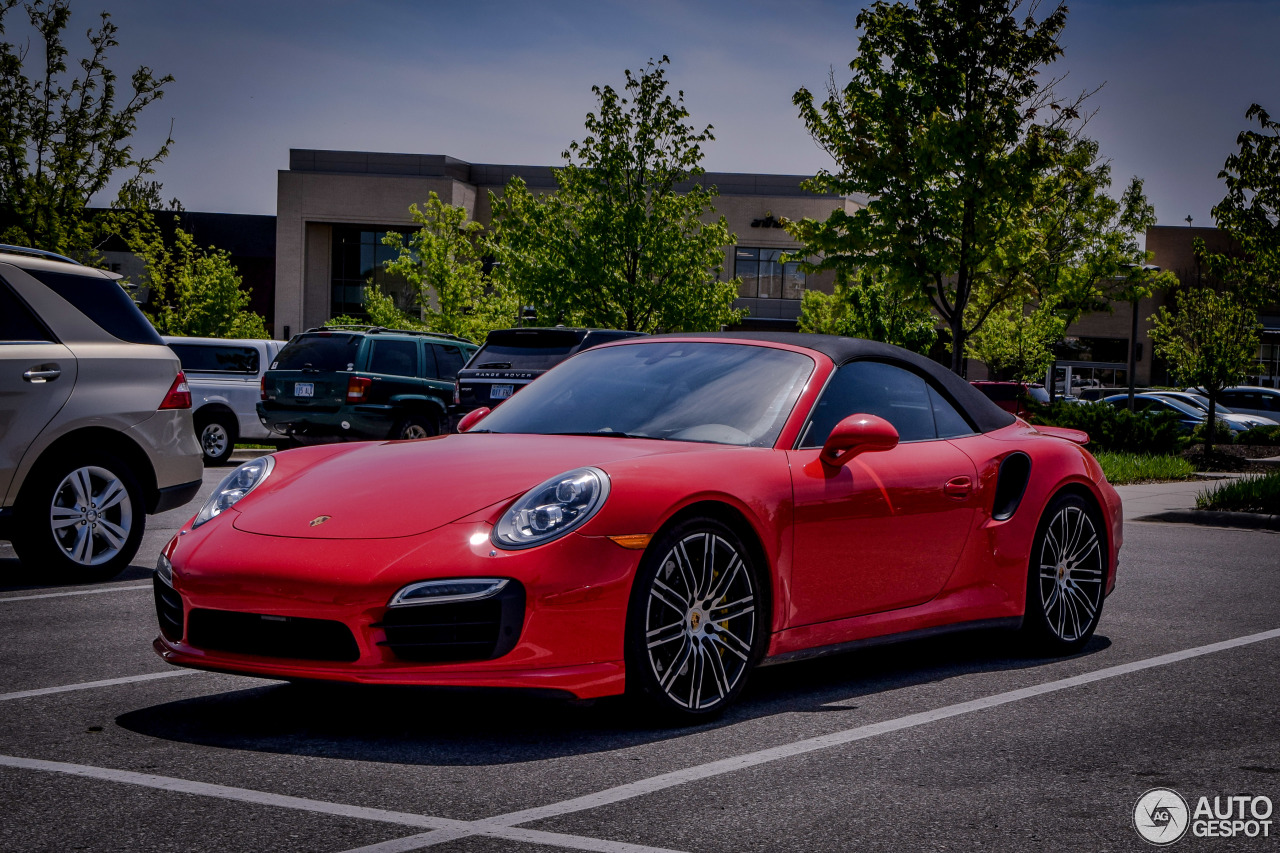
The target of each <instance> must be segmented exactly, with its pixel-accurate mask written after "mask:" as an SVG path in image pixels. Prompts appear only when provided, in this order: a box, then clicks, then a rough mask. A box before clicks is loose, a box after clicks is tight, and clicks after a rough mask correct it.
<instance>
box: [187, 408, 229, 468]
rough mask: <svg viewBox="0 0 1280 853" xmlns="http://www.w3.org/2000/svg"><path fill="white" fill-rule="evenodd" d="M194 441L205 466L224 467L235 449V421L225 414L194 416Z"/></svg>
mask: <svg viewBox="0 0 1280 853" xmlns="http://www.w3.org/2000/svg"><path fill="white" fill-rule="evenodd" d="M195 420H196V439H197V440H198V441H199V442H200V452H201V453H203V454H204V464H205V465H225V464H227V462H228V461H229V460H230V459H231V454H232V452H233V451H234V450H235V449H236V438H237V437H238V436H237V432H238V431H237V429H236V419H235V418H234V417H232V416H231V415H229V414H226V413H225V412H213V413H211V414H207V415H205V414H202V415H197V416H196V419H195Z"/></svg>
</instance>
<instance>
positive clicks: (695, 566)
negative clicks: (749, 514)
mask: <svg viewBox="0 0 1280 853" xmlns="http://www.w3.org/2000/svg"><path fill="white" fill-rule="evenodd" d="M756 563H757V560H756V557H755V556H754V555H753V554H752V552H751V550H750V549H749V548H747V547H746V546H745V544H744V543H743V542H742V540H741V538H740V537H739V536H738V535H737V534H736V533H735V532H734V531H733V530H731V529H730V528H729V527H727V526H726V525H724V524H722V523H721V522H719V521H716V520H714V519H709V518H695V519H690V520H688V521H685V522H682V523H680V524H677V525H676V526H674V527H672V528H671V529H669V530H667V531H666V532H664V533H662V534H661V535H660V536H659V537H657V538H656V539H655V540H654V541H653V542H652V543H651V544H650V546H649V548H648V550H647V551H646V553H645V557H644V559H643V560H642V561H641V564H640V569H639V571H638V573H637V575H636V580H635V583H634V585H633V587H632V594H631V604H630V607H629V609H628V618H627V638H626V666H627V688H628V692H630V693H632V694H633V695H635V696H637V697H639V698H641V699H642V700H643V701H645V702H647V703H648V704H649V705H650V706H652V707H655V708H656V709H657V710H658V711H659V712H660V713H662V714H664V715H666V716H671V717H677V718H683V719H686V720H688V719H690V718H706V717H711V716H714V715H717V714H719V713H720V712H722V711H723V710H724V709H725V708H727V707H728V706H729V705H730V704H731V703H732V702H733V701H734V700H735V699H736V698H737V697H738V695H739V694H740V693H741V692H742V690H743V688H744V687H745V686H746V683H747V676H748V675H749V674H750V671H751V668H752V667H753V666H755V664H756V662H757V661H758V660H759V659H760V658H761V657H762V656H763V654H764V650H765V644H766V643H767V641H768V626H769V618H768V613H767V612H766V608H765V606H764V603H765V601H766V598H765V595H764V592H763V581H762V576H763V573H762V572H761V571H760V567H759V566H757V565H756Z"/></svg>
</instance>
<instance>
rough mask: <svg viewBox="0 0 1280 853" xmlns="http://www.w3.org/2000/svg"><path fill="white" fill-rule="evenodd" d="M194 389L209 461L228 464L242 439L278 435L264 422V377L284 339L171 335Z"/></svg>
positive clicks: (198, 425)
mask: <svg viewBox="0 0 1280 853" xmlns="http://www.w3.org/2000/svg"><path fill="white" fill-rule="evenodd" d="M164 342H165V343H166V344H168V345H169V349H171V350H173V351H174V352H175V353H177V356H178V358H179V359H180V360H181V361H182V372H183V373H185V374H186V376H187V385H189V386H190V387H191V406H192V419H193V420H194V421H195V430H196V440H197V441H199V442H200V449H201V451H203V453H204V462H205V464H206V465H222V464H223V463H225V462H226V461H227V460H228V459H230V458H231V453H232V451H233V450H235V446H236V442H237V441H241V440H246V441H253V442H261V441H266V440H268V439H271V438H273V437H274V435H273V433H272V432H271V430H269V429H267V428H266V427H265V426H263V425H262V423H261V422H260V421H259V420H258V409H257V406H258V399H259V397H260V396H261V394H262V377H263V375H264V374H265V373H266V371H267V365H269V364H271V362H272V360H273V359H274V358H275V357H276V353H278V352H280V348H281V347H283V346H284V342H283V341H259V340H226V339H224V338H178V337H166V338H164Z"/></svg>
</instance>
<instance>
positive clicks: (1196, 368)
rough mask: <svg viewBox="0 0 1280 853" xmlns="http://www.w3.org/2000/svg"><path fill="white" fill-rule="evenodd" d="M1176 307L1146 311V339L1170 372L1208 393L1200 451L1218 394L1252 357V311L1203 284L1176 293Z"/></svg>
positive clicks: (1210, 431) (1255, 336)
mask: <svg viewBox="0 0 1280 853" xmlns="http://www.w3.org/2000/svg"><path fill="white" fill-rule="evenodd" d="M1175 300H1176V309H1177V310H1176V311H1174V312H1173V313H1170V312H1169V310H1168V309H1167V308H1165V307H1164V306H1161V308H1160V310H1159V311H1158V312H1156V314H1154V315H1153V316H1152V318H1151V319H1152V321H1153V322H1154V324H1155V325H1154V326H1152V328H1151V340H1152V341H1153V343H1154V349H1155V351H1156V354H1157V355H1159V356H1161V357H1162V358H1164V359H1165V360H1166V361H1168V362H1169V369H1170V371H1171V372H1172V373H1173V375H1174V377H1175V378H1176V379H1177V380H1178V381H1179V382H1180V383H1185V384H1187V385H1193V386H1198V387H1200V388H1202V389H1204V394H1205V396H1206V397H1208V398H1209V417H1208V419H1207V421H1206V429H1205V440H1204V451H1205V455H1208V454H1209V453H1211V452H1212V451H1213V438H1214V431H1215V428H1216V426H1217V421H1218V417H1217V415H1218V409H1217V407H1218V395H1219V394H1220V393H1221V392H1222V389H1223V388H1227V387H1230V386H1232V385H1235V384H1236V383H1237V382H1239V381H1240V380H1241V379H1242V378H1243V377H1244V375H1245V374H1246V373H1247V372H1248V371H1249V369H1250V368H1251V367H1252V366H1253V365H1254V364H1255V363H1256V361H1257V357H1258V341H1259V339H1260V336H1259V332H1260V330H1261V328H1262V325H1261V324H1260V323H1259V322H1258V314H1257V311H1256V310H1255V309H1253V308H1251V307H1250V306H1248V305H1245V304H1243V303H1242V302H1240V300H1239V299H1237V298H1236V297H1235V296H1234V295H1233V294H1231V293H1218V292H1215V291H1214V290H1212V289H1211V288H1208V287H1199V288H1189V289H1187V290H1183V291H1181V292H1179V293H1178V294H1177V296H1176V297H1175Z"/></svg>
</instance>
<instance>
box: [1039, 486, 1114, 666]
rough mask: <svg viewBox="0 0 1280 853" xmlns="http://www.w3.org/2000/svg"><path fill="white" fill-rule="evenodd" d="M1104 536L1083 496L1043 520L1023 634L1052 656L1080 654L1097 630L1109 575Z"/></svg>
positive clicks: (1066, 499) (1058, 503) (1063, 501)
mask: <svg viewBox="0 0 1280 853" xmlns="http://www.w3.org/2000/svg"><path fill="white" fill-rule="evenodd" d="M1104 530H1105V527H1104V525H1103V524H1102V521H1101V519H1100V518H1099V516H1098V513H1097V511H1096V510H1095V509H1094V508H1093V507H1092V506H1091V505H1090V504H1089V503H1087V502H1086V501H1085V500H1084V499H1083V498H1081V497H1080V496H1079V495H1072V494H1066V495H1058V496H1057V497H1055V498H1054V499H1053V500H1052V501H1051V502H1050V503H1049V507H1048V509H1046V510H1045V511H1044V515H1043V516H1041V519H1040V526H1039V528H1038V529H1037V531H1036V539H1035V544H1034V545H1033V546H1032V548H1031V561H1030V566H1029V567H1028V574H1027V609H1026V615H1025V616H1024V619H1023V630H1024V631H1025V632H1026V634H1027V636H1028V639H1029V640H1030V641H1031V642H1032V644H1033V645H1035V646H1036V647H1038V648H1039V649H1040V650H1042V651H1044V652H1046V653H1048V654H1051V655H1066V654H1072V653H1074V652H1077V651H1079V650H1080V649H1081V648H1083V647H1084V645H1085V643H1087V642H1089V638H1090V637H1092V636H1093V632H1094V630H1095V629H1097V627H1098V620H1099V619H1100V618H1101V616H1102V602H1103V599H1104V598H1105V592H1104V590H1105V586H1106V574H1107V573H1106V569H1107V558H1106V553H1107V543H1106V539H1105V536H1104V535H1103V531H1104Z"/></svg>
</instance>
